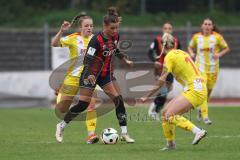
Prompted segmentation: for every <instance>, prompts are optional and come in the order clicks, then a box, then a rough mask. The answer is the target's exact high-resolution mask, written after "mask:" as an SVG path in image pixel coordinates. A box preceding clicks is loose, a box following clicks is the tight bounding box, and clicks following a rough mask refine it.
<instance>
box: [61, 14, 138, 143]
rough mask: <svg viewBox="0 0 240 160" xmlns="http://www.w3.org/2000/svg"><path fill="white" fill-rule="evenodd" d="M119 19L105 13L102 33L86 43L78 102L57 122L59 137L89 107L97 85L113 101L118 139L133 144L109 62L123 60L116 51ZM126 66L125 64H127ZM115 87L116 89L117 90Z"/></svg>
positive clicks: (122, 103)
mask: <svg viewBox="0 0 240 160" xmlns="http://www.w3.org/2000/svg"><path fill="white" fill-rule="evenodd" d="M118 27H119V17H118V16H117V15H115V14H114V13H113V12H108V14H107V15H105V16H104V18H103V30H102V31H101V32H100V33H98V34H97V35H95V36H93V38H92V39H91V41H90V42H89V45H88V48H87V52H86V56H85V58H84V69H83V71H82V74H81V77H80V100H79V102H78V104H76V105H74V106H73V107H72V108H71V109H70V110H69V111H68V113H67V114H66V115H65V117H64V120H63V121H62V122H60V125H61V126H62V128H60V130H59V134H58V135H60V136H61V135H62V134H63V131H64V128H65V126H67V124H68V123H69V122H70V121H72V120H73V119H74V118H75V117H76V116H78V115H79V113H81V112H83V111H84V110H85V109H87V107H88V106H89V103H90V101H91V97H92V94H93V91H94V88H95V87H96V85H99V86H100V87H101V88H102V89H103V90H104V92H105V93H106V94H107V95H108V96H109V97H110V99H112V101H113V102H114V104H115V106H116V108H115V111H116V117H117V119H118V122H119V125H120V128H121V139H122V140H124V141H126V142H127V143H134V142H135V140H134V139H132V138H130V136H129V134H128V131H127V115H126V109H125V106H124V102H123V98H122V96H121V94H120V93H119V90H118V89H119V87H118V85H117V81H116V78H115V77H114V75H113V70H114V69H113V64H112V58H113V56H114V55H116V56H117V57H118V58H119V59H121V60H123V61H125V59H126V57H124V55H123V54H121V53H120V52H119V49H118V48H117V46H118V42H119V34H118ZM126 62H127V61H126ZM116 85H117V87H116Z"/></svg>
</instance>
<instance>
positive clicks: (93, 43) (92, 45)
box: [86, 36, 100, 56]
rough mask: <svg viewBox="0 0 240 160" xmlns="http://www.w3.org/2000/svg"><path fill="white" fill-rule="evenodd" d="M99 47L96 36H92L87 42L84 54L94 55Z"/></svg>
mask: <svg viewBox="0 0 240 160" xmlns="http://www.w3.org/2000/svg"><path fill="white" fill-rule="evenodd" d="M99 48H100V44H99V42H98V39H97V36H93V37H92V39H91V40H90V42H89V43H88V47H87V51H86V55H88V56H95V55H96V54H97V52H98V50H99Z"/></svg>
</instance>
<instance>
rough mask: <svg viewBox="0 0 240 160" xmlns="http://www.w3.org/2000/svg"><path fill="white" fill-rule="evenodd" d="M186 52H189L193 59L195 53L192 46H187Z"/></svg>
mask: <svg viewBox="0 0 240 160" xmlns="http://www.w3.org/2000/svg"><path fill="white" fill-rule="evenodd" d="M188 53H189V54H190V56H191V58H192V59H194V57H195V53H194V51H193V48H192V47H190V46H189V47H188Z"/></svg>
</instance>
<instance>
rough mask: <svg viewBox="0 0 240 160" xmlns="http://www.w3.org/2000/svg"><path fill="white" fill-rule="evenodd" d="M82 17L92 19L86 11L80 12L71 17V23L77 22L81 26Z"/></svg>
mask: <svg viewBox="0 0 240 160" xmlns="http://www.w3.org/2000/svg"><path fill="white" fill-rule="evenodd" d="M84 19H92V18H91V17H90V16H88V15H87V13H86V12H80V13H79V14H78V15H76V16H75V17H74V18H73V19H72V21H71V25H75V24H78V25H80V26H81V25H82V22H83V20H84Z"/></svg>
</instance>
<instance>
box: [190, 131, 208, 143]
mask: <svg viewBox="0 0 240 160" xmlns="http://www.w3.org/2000/svg"><path fill="white" fill-rule="evenodd" d="M206 135H207V131H205V130H203V129H202V130H201V131H199V132H197V133H196V134H195V137H194V139H193V141H192V144H193V145H197V144H198V143H199V142H200V141H201V140H202V139H203V138H204V137H205V136H206Z"/></svg>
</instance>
